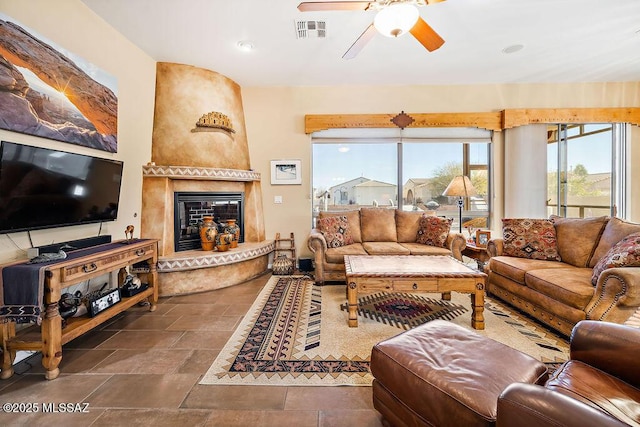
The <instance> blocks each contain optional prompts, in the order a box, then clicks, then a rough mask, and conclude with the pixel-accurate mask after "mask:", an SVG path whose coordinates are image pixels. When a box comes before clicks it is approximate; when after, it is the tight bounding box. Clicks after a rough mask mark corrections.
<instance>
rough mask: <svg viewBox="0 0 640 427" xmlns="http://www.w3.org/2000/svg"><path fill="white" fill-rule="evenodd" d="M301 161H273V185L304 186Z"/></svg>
mask: <svg viewBox="0 0 640 427" xmlns="http://www.w3.org/2000/svg"><path fill="white" fill-rule="evenodd" d="M300 169H301V161H300V160H271V185H292V184H293V185H295V184H302V173H301V170H300Z"/></svg>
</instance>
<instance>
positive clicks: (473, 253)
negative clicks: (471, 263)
mask: <svg viewBox="0 0 640 427" xmlns="http://www.w3.org/2000/svg"><path fill="white" fill-rule="evenodd" d="M462 255H464V256H466V257H469V258H471V259H474V260H476V263H477V264H478V270H484V265H485V264H486V263H487V261H489V259H490V258H491V257H490V256H489V253H488V252H487V248H486V247H480V246H476V245H475V244H473V243H469V242H467V247H466V248H464V250H463V251H462Z"/></svg>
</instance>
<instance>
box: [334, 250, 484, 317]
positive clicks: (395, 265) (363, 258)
mask: <svg viewBox="0 0 640 427" xmlns="http://www.w3.org/2000/svg"><path fill="white" fill-rule="evenodd" d="M344 264H345V272H346V276H347V302H348V306H349V321H348V323H349V327H352V328H357V327H358V316H357V315H358V313H357V311H358V292H375V291H383V292H432V293H444V294H447V293H450V292H452V291H454V292H462V293H468V294H471V309H472V314H471V326H472V327H473V328H475V329H484V315H483V312H484V289H485V283H486V280H487V275H486V274H484V273H482V272H480V271H477V270H474V269H473V268H470V267H467V266H466V265H464V264H463V263H461V262H460V261H458V260H456V259H455V258H453V257H450V256H434V255H424V256H423V255H379V256H375V255H345V257H344Z"/></svg>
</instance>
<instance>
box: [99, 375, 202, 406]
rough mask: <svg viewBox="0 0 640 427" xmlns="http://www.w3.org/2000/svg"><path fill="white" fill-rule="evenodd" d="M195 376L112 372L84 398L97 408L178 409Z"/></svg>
mask: <svg viewBox="0 0 640 427" xmlns="http://www.w3.org/2000/svg"><path fill="white" fill-rule="evenodd" d="M197 380H198V376H197V375H194V374H165V375H146V374H123V375H120V374H118V375H113V376H112V377H111V378H109V380H107V382H106V383H104V385H102V386H101V387H100V388H98V389H97V390H96V391H95V392H93V393H92V394H91V395H90V396H89V397H88V398H87V401H89V402H91V403H92V406H95V407H98V408H173V409H178V408H179V407H180V404H181V403H182V401H183V400H184V398H185V397H186V396H187V394H188V393H189V390H191V388H193V386H194V385H195V384H196V382H197Z"/></svg>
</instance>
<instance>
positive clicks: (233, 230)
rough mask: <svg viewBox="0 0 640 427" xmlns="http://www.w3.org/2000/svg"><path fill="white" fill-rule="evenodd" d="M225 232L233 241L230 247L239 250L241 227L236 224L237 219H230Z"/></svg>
mask: <svg viewBox="0 0 640 427" xmlns="http://www.w3.org/2000/svg"><path fill="white" fill-rule="evenodd" d="M224 231H225V232H227V233H229V234H231V235H232V236H233V239H232V240H231V244H230V247H231V248H237V247H238V240H239V239H240V227H239V226H238V224H236V220H235V219H228V220H227V225H226V226H225V227H224Z"/></svg>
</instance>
